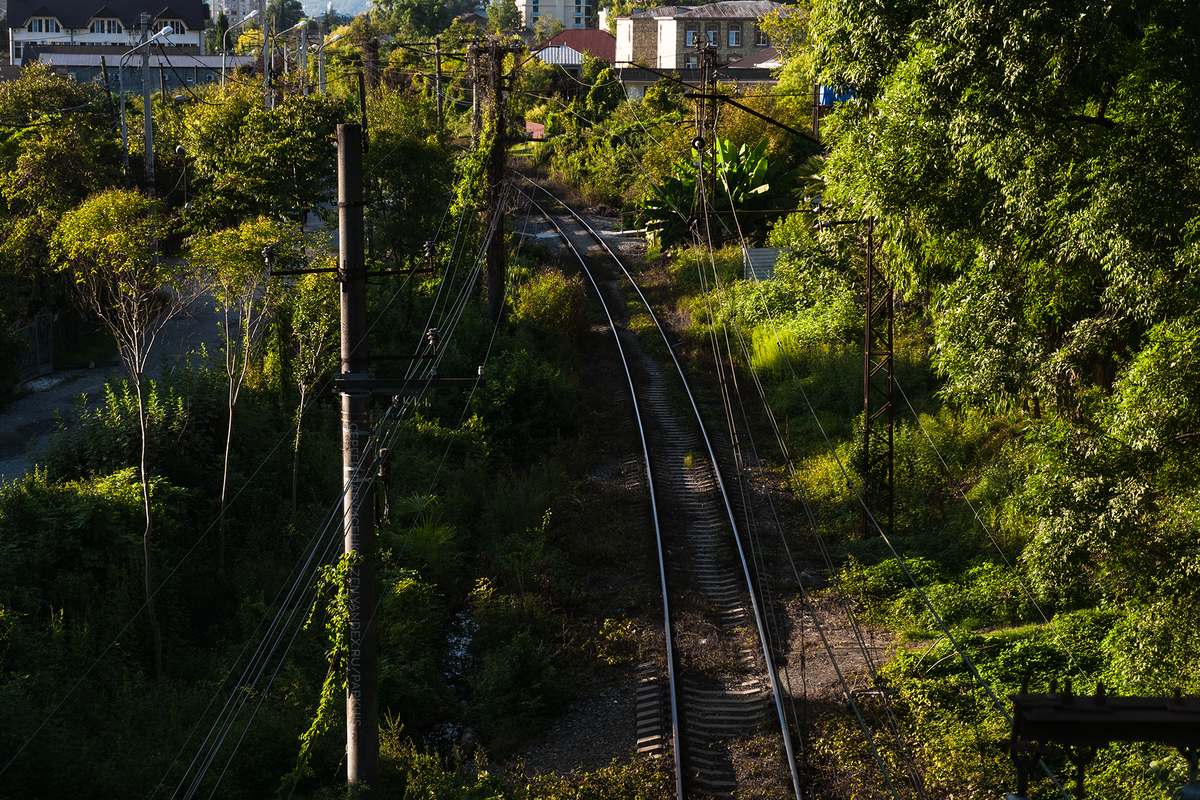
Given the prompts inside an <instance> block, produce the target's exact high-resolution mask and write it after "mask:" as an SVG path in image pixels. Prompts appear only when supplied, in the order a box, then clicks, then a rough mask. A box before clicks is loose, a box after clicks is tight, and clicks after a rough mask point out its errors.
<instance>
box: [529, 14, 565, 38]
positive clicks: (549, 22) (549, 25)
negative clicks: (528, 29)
mask: <svg viewBox="0 0 1200 800" xmlns="http://www.w3.org/2000/svg"><path fill="white" fill-rule="evenodd" d="M562 32H563V24H562V20H561V19H559V18H558V17H551V16H541V17H538V21H537V22H535V23H534V24H533V40H534V41H535V42H537V43H538V44H541V43H542V42H546V41H549V40H550V39H553V38H554V37H555V36H558V35H559V34H560V33H562Z"/></svg>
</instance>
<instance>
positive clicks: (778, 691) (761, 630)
mask: <svg viewBox="0 0 1200 800" xmlns="http://www.w3.org/2000/svg"><path fill="white" fill-rule="evenodd" d="M517 174H518V175H520V173H517ZM521 177H522V178H525V180H526V181H528V182H529V183H531V184H533V185H534V186H535V187H537V188H538V189H540V190H541V191H543V192H545V194H546V195H547V196H548V197H550V198H551V199H552V200H553V201H554V202H555V203H557V204H558V205H560V206H562V207H563V208H564V209H566V211H567V212H568V213H569V214H570V215H571V216H573V217H574V218H575V219H576V221H578V222H579V224H580V225H582V226H583V227H584V228H586V229H587V231H588V233H589V234H590V235H591V237H592V238H593V239H595V240H596V242H597V243H599V245H600V246H601V247H602V248H604V250H605V251H606V252H607V253H608V255H609V257H610V258H612V260H613V262H614V263H615V264H616V265H617V266H618V267H620V269H621V272H622V273H624V275H625V278H626V280H628V281H629V285H630V286H632V287H633V290H634V291H635V292H637V295H638V298H639V299H640V300H641V301H642V304H643V305H644V306H645V307H646V312H647V313H648V314H649V315H650V319H651V321H652V322H653V323H654V327H655V328H656V329H657V330H658V333H659V335H660V336H661V337H662V340H663V344H664V345H666V348H667V353H668V354H669V355H670V356H671V361H672V362H673V363H674V364H675V369H676V370H677V371H678V373H679V380H680V381H681V382H682V384H683V389H684V392H685V393H686V394H687V398H688V402H689V403H690V404H691V407H692V412H693V413H694V414H695V415H696V421H697V422H698V423H699V425H700V435H701V437H702V438H703V439H704V446H705V448H706V449H707V451H708V457H709V460H710V462H711V463H712V465H713V474H714V475H715V477H716V481H717V487H718V488H719V489H720V490H721V500H722V502H723V503H724V504H725V513H726V515H727V516H728V518H729V525H730V527H731V528H732V530H733V540H734V542H735V543H736V544H737V549H738V557H739V558H740V559H741V562H742V573H743V575H744V577H745V580H746V587H747V589H748V591H749V593H750V603H751V606H752V608H753V610H754V622H755V625H756V626H757V628H758V638H759V642H760V644H761V646H762V653H763V659H764V660H765V662H766V666H767V675H768V677H769V678H770V681H771V694H772V696H773V697H774V698H775V710H776V713H777V714H778V716H779V725H780V729H781V732H782V734H783V746H784V749H785V750H786V752H787V759H788V769H789V770H790V772H791V775H792V788H793V789H795V792H796V798H797V800H802V798H803V794H802V792H801V790H800V772H799V770H798V768H797V766H796V757H795V753H794V752H793V749H792V737H791V735H790V734H789V732H788V723H787V716H786V714H785V712H784V708H783V690H782V688H781V687H780V685H779V681H778V679H777V676H776V674H775V665H774V661H773V660H772V659H771V648H770V645H769V643H768V641H767V633H766V628H765V626H764V624H763V614H762V610H761V609H760V608H759V604H758V596H757V595H756V593H755V591H754V581H753V580H752V579H751V577H750V566H749V563H748V561H747V559H746V553H745V550H744V549H743V547H742V537H741V534H740V533H739V530H738V525H737V519H736V517H735V516H734V512H733V505H732V504H731V503H730V501H729V493H728V491H727V490H726V487H725V481H724V479H723V478H722V476H721V469H720V466H719V463H720V462H718V461H717V455H716V451H715V450H714V448H713V446H712V441H711V440H710V439H709V437H708V431H707V429H706V428H705V427H704V420H703V418H702V417H701V415H700V408H699V406H698V405H697V403H696V398H695V396H693V394H692V389H691V386H690V385H689V384H688V381H687V376H686V375H685V374H684V371H683V366H682V365H681V364H680V363H679V359H678V358H677V357H676V355H675V350H674V349H673V348H672V347H671V342H670V340H668V339H667V332H666V330H664V328H663V326H662V325H661V324H660V323H659V321H658V315H656V314H655V313H654V309H653V308H652V307H651V305H650V301H649V300H647V299H646V296H645V295H644V294H643V293H642V290H641V287H639V286H638V284H637V281H635V280H634V279H633V275H631V274H630V272H629V270H628V269H626V267H625V263H624V262H623V261H621V259H620V258H619V257H618V256H617V254H616V253H614V252H613V250H612V248H611V247H609V246H608V243H607V242H605V241H604V238H603V237H601V236H600V234H598V233H597V232H596V231H595V229H593V228H592V226H591V225H589V224H588V223H587V221H586V220H584V218H583V217H581V216H580V215H579V214H577V213H576V212H575V211H574V210H573V209H572V208H571V207H570V206H568V205H567V204H565V203H563V202H562V200H559V199H558V197H556V196H555V195H554V194H553V193H552V192H551V191H550V190H549V189H547V188H546V187H544V186H542V185H541V184H539V183H537V182H536V181H534V180H532V179H531V178H528V177H526V176H525V175H521ZM534 205H537V204H536V203H534ZM538 208H539V210H541V206H538ZM542 213H543V214H545V215H546V218H547V219H550V220H551V224H552V225H554V227H555V229H557V230H558V231H559V234H560V235H561V236H562V237H563V239H564V240H567V237H566V235H565V234H564V233H563V232H562V229H561V228H559V227H558V223H556V222H554V221H553V219H552V218H551V217H550V215H549V214H546V212H545V211H543V212H542ZM568 245H569V246H570V247H571V250H572V252H575V255H576V258H579V261H580V263H581V264H582V263H583V258H582V257H580V256H579V254H578V252H576V251H575V248H574V246H573V245H571V244H570V242H569V240H568ZM584 269H585V270H586V269H587V267H586V266H585V267H584ZM588 278H589V279H591V280H592V283H593V285H595V283H596V282H595V280H594V279H592V276H591V273H590V272H588ZM597 292H599V288H597ZM605 313H606V314H607V313H608V311H607V308H606V309H605ZM610 321H611V318H610ZM622 359H624V355H623V354H622ZM631 389H632V385H631ZM648 468H649V461H648V460H647V469H648ZM660 558H661V550H660ZM664 581H665V575H664ZM665 599H666V598H665V595H664V601H665ZM668 641H670V640H669V639H668ZM672 674H673V673H672ZM671 703H672V708H674V703H675V697H674V694H672V697H671ZM672 716H673V717H674V715H672ZM679 750H680V747H679V739H678V732H677V731H676V740H675V752H676V769H677V770H678V769H679V765H678V759H679V755H678V754H679Z"/></svg>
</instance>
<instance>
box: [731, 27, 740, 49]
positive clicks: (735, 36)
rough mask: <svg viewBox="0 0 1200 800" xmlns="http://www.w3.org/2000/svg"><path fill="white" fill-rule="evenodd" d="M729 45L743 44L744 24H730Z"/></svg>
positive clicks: (738, 45) (737, 45)
mask: <svg viewBox="0 0 1200 800" xmlns="http://www.w3.org/2000/svg"><path fill="white" fill-rule="evenodd" d="M729 46H730V47H741V46H742V26H741V25H737V24H731V25H730V26H729Z"/></svg>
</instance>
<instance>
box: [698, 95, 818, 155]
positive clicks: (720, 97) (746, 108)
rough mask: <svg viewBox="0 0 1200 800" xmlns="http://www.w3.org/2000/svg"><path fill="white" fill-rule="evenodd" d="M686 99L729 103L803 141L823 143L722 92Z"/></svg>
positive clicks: (806, 132) (805, 132)
mask: <svg viewBox="0 0 1200 800" xmlns="http://www.w3.org/2000/svg"><path fill="white" fill-rule="evenodd" d="M684 97H690V98H694V99H696V100H717V101H720V102H722V103H728V104H729V105H731V106H733V107H734V108H740V109H741V110H742V111H745V112H746V113H747V114H750V115H751V116H754V117H758V118H759V119H761V120H762V121H763V122H767V123H770V124H771V125H774V126H775V127H776V128H779V129H781V130H785V131H787V132H788V133H790V134H792V135H793V136H799V137H800V138H802V139H808V140H809V141H810V142H812V143H813V144H817V145H820V144H821V142H820V141H819V140H818V139H817V138H816V137H815V136H813V135H812V134H811V133H809V132H808V131H802V130H799V129H798V128H793V127H792V126H791V125H785V124H784V123H782V122H780V121H779V120H777V119H772V118H771V117H768V116H767V115H766V114H763V113H761V112H759V111H755V110H754V109H753V108H750V106H748V105H745V104H744V103H739V102H738V101H736V100H734V99H733V98H732V97H730V96H729V95H727V94H721V93H720V92H687V93H686V94H684Z"/></svg>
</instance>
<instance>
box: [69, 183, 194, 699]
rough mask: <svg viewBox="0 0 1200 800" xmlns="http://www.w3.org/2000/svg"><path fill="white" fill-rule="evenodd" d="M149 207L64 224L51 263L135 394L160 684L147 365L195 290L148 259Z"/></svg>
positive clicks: (105, 207) (120, 205)
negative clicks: (111, 348)
mask: <svg viewBox="0 0 1200 800" xmlns="http://www.w3.org/2000/svg"><path fill="white" fill-rule="evenodd" d="M154 214H155V205H154V203H153V202H152V201H150V200H149V199H147V198H146V197H143V196H142V195H140V194H138V193H136V192H129V191H125V190H121V189H113V190H110V191H107V192H104V193H101V194H98V195H95V196H93V197H91V198H89V199H88V200H86V201H85V202H84V203H82V204H81V205H80V206H79V207H78V208H77V209H75V210H73V211H70V212H68V213H67V214H65V215H64V216H63V219H62V222H61V224H60V225H59V226H58V229H57V230H56V231H55V233H54V236H53V238H52V239H51V247H52V257H53V259H54V260H55V262H56V263H58V264H59V265H60V267H61V269H62V270H63V271H64V272H65V273H66V274H67V276H68V278H69V279H70V280H71V282H72V283H71V285H72V289H73V291H74V295H75V297H76V299H77V301H78V302H79V304H80V306H82V307H83V308H85V309H87V310H88V311H89V312H91V314H92V315H93V316H94V317H95V319H96V320H97V321H98V322H99V323H100V324H101V325H102V326H103V327H104V328H105V330H107V331H108V333H109V334H110V335H111V336H112V337H113V339H114V340H115V341H116V343H117V345H118V346H119V348H120V354H121V361H122V363H123V364H124V366H125V371H126V372H127V373H128V375H129V382H130V383H131V384H132V385H133V387H134V391H135V392H136V393H137V401H138V429H139V434H140V437H139V438H140V443H141V448H140V450H141V455H140V466H139V475H140V477H141V485H142V502H143V506H144V510H145V522H146V525H145V530H144V533H143V535H142V557H143V559H144V562H145V566H144V577H145V590H146V610H147V612H148V614H149V618H150V627H151V630H152V631H153V633H154V666H155V671H156V673H157V674H158V676H159V677H162V674H163V667H162V632H161V630H160V629H159V624H158V617H157V616H156V615H155V610H154V592H153V585H152V577H151V567H152V561H151V553H150V539H151V535H152V533H153V531H154V516H153V509H152V506H151V500H150V475H149V472H148V470H147V468H146V451H147V446H148V445H147V441H146V428H147V421H146V386H145V384H146V374H145V373H146V364H147V362H148V360H149V359H150V353H151V350H152V348H153V347H154V344H155V342H156V341H157V340H158V339H159V337H160V335H161V334H162V332H163V330H164V328H165V327H166V325H167V324H168V323H169V322H170V321H171V320H172V319H173V318H174V317H175V316H177V315H178V314H179V313H181V312H182V311H183V310H184V309H186V308H187V307H188V306H189V305H190V303H191V301H192V300H193V299H194V297H195V294H196V282H195V281H193V280H191V279H189V278H187V277H186V276H185V274H184V273H183V271H182V267H181V265H180V264H178V263H177V262H173V261H169V260H167V259H159V258H158V257H157V256H156V254H155V225H154Z"/></svg>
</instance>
